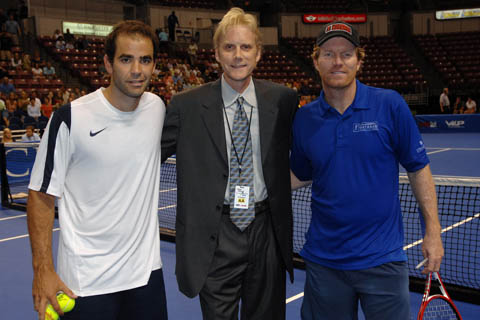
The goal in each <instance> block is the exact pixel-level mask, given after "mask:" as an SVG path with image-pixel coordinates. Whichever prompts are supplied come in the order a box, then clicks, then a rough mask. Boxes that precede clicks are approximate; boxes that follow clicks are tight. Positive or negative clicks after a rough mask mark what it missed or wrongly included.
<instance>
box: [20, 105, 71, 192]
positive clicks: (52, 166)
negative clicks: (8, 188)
mask: <svg viewBox="0 0 480 320" xmlns="http://www.w3.org/2000/svg"><path fill="white" fill-rule="evenodd" d="M70 123H71V110H70V105H66V106H63V107H61V108H60V109H59V110H57V111H56V112H55V113H53V115H52V117H51V119H50V121H49V123H48V125H47V127H46V130H45V133H44V135H43V138H42V140H41V142H40V146H39V148H38V151H37V156H36V159H35V164H34V165H33V169H32V175H31V179H30V184H29V186H28V188H29V189H32V190H35V191H40V192H44V193H47V194H50V195H53V196H56V197H60V196H61V195H62V193H63V187H64V183H65V176H66V173H67V168H68V163H69V162H70V158H71V152H70V150H71V142H70V139H71V138H70Z"/></svg>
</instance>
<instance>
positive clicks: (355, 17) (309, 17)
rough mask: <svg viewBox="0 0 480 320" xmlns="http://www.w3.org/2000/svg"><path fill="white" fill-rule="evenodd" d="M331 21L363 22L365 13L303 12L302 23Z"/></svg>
mask: <svg viewBox="0 0 480 320" xmlns="http://www.w3.org/2000/svg"><path fill="white" fill-rule="evenodd" d="M333 21H343V22H348V23H364V22H367V15H366V14H364V13H359V14H350V13H347V14H304V15H303V22H304V23H330V22H333Z"/></svg>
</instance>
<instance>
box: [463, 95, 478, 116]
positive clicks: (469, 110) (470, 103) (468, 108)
mask: <svg viewBox="0 0 480 320" xmlns="http://www.w3.org/2000/svg"><path fill="white" fill-rule="evenodd" d="M475 112H477V104H476V103H475V101H474V100H473V99H472V98H471V97H470V96H469V97H468V99H467V102H465V112H464V113H465V114H473V113H475Z"/></svg>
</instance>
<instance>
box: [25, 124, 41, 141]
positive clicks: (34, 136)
mask: <svg viewBox="0 0 480 320" xmlns="http://www.w3.org/2000/svg"><path fill="white" fill-rule="evenodd" d="M21 141H22V142H40V136H39V135H38V133H36V132H35V127H34V126H27V127H26V128H25V134H24V135H23V136H22V139H21Z"/></svg>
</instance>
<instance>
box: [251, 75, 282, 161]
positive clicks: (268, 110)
mask: <svg viewBox="0 0 480 320" xmlns="http://www.w3.org/2000/svg"><path fill="white" fill-rule="evenodd" d="M254 84H255V94H256V95H257V103H258V118H259V125H260V149H261V152H262V164H265V159H266V157H267V154H268V151H269V148H271V143H272V138H273V132H274V129H275V124H276V123H275V120H276V118H277V112H278V109H277V108H275V107H274V104H273V102H272V100H271V99H270V98H269V96H268V93H267V88H266V86H265V85H264V84H263V83H262V82H260V81H256V80H254ZM270 94H271V93H270Z"/></svg>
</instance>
